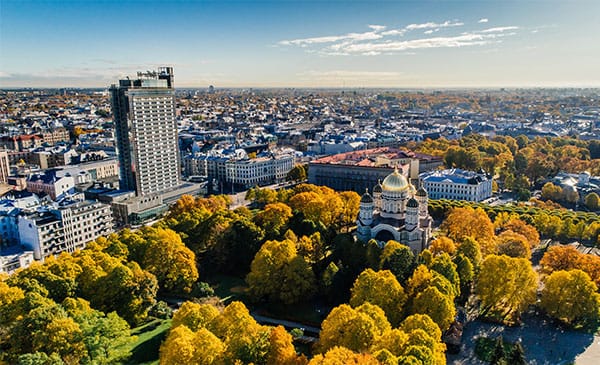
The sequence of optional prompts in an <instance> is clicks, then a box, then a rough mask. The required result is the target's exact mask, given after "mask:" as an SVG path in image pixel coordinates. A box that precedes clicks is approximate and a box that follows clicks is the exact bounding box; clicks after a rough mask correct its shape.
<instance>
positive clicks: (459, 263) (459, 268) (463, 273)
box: [452, 253, 475, 301]
mask: <svg viewBox="0 0 600 365" xmlns="http://www.w3.org/2000/svg"><path fill="white" fill-rule="evenodd" d="M452 261H453V262H454V264H455V265H456V272H457V273H458V277H459V279H460V300H461V301H466V300H467V299H468V298H469V296H470V295H471V284H472V283H473V278H474V277H475V269H474V268H473V264H472V263H471V260H469V259H468V258H467V257H466V256H465V255H463V254H461V253H459V254H458V255H456V256H454V259H453V260H452Z"/></svg>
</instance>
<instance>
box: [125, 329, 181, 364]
mask: <svg viewBox="0 0 600 365" xmlns="http://www.w3.org/2000/svg"><path fill="white" fill-rule="evenodd" d="M170 328H171V319H155V320H153V321H151V322H149V323H146V324H144V325H142V326H140V327H137V328H134V329H132V330H131V334H132V335H135V336H137V340H136V341H135V342H133V343H131V344H129V345H128V347H129V351H131V356H130V357H129V360H128V361H127V362H126V364H158V350H159V348H160V344H161V342H162V341H163V340H164V339H165V337H166V336H167V332H168V331H169V329H170Z"/></svg>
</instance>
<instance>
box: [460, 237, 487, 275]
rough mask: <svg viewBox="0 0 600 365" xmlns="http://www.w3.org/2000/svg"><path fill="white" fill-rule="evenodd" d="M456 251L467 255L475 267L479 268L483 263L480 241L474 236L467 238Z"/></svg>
mask: <svg viewBox="0 0 600 365" xmlns="http://www.w3.org/2000/svg"><path fill="white" fill-rule="evenodd" d="M456 253H457V254H462V255H465V257H466V258H468V259H469V261H471V263H472V264H473V268H474V269H477V268H479V265H480V264H481V249H480V247H479V243H477V241H475V239H473V237H467V238H465V239H464V241H463V242H462V243H461V244H460V246H458V249H457V250H456Z"/></svg>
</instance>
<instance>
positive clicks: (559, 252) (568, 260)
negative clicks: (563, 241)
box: [540, 245, 581, 274]
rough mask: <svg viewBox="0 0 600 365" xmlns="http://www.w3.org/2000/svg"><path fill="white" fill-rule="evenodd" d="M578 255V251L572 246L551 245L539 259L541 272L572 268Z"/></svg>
mask: <svg viewBox="0 0 600 365" xmlns="http://www.w3.org/2000/svg"><path fill="white" fill-rule="evenodd" d="M580 255H581V254H580V253H579V251H577V249H576V248H575V247H573V246H569V245H567V246H560V245H558V246H552V247H550V248H549V249H548V251H546V252H545V253H544V257H542V259H541V260H540V266H541V267H542V272H543V273H545V274H551V273H553V272H554V271H559V270H571V269H574V268H576V265H577V262H578V261H579V257H580Z"/></svg>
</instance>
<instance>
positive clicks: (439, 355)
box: [400, 314, 446, 365]
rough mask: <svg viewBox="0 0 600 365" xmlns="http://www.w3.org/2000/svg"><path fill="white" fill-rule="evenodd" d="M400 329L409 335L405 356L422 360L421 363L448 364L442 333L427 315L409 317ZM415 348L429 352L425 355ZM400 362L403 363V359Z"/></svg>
mask: <svg viewBox="0 0 600 365" xmlns="http://www.w3.org/2000/svg"><path fill="white" fill-rule="evenodd" d="M400 329H401V330H403V331H404V332H406V333H407V334H408V342H407V343H406V345H407V347H406V349H405V356H407V357H410V356H411V355H412V356H413V357H415V358H417V359H420V360H421V362H420V363H426V364H432V365H444V364H446V356H445V351H446V345H445V344H444V343H442V342H441V331H440V329H439V328H438V327H437V325H436V324H435V323H433V321H432V320H431V318H428V316H427V315H418V314H417V315H413V316H409V317H407V318H406V319H405V320H404V321H403V322H402V324H401V325H400ZM438 336H439V337H438ZM415 346H416V347H419V348H420V347H424V348H426V349H427V350H429V351H426V352H425V353H424V352H423V351H419V350H418V349H415V348H414V347H415ZM400 361H402V358H400ZM400 363H401V362H400ZM417 363H418V362H417Z"/></svg>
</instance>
